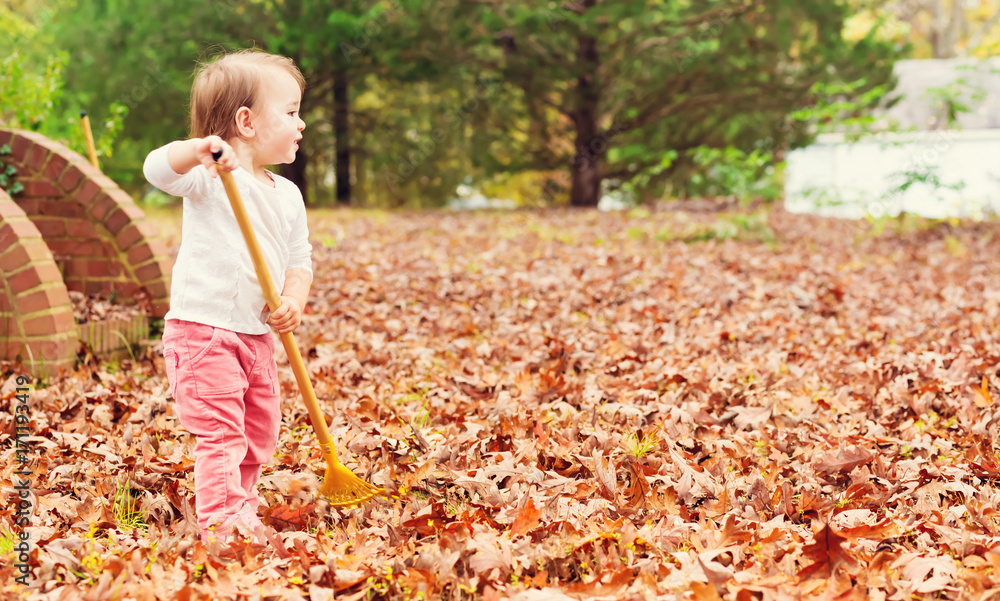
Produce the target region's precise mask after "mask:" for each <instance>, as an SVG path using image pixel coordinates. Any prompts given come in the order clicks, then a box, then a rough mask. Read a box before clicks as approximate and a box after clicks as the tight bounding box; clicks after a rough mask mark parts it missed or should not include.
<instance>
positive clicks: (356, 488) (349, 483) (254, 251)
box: [212, 150, 386, 507]
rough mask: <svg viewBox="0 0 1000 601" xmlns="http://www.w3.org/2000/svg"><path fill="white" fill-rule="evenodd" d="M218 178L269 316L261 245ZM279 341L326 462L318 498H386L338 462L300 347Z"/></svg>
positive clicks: (228, 180) (233, 193)
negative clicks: (245, 246) (231, 210)
mask: <svg viewBox="0 0 1000 601" xmlns="http://www.w3.org/2000/svg"><path fill="white" fill-rule="evenodd" d="M212 156H213V158H215V160H216V161H218V160H219V158H220V157H221V156H222V151H221V150H220V151H218V152H214V153H212ZM219 177H220V178H221V179H222V185H223V186H225V188H226V195H227V196H228V197H229V204H231V205H232V207H233V213H235V214H236V221H237V222H238V223H239V224H240V231H242V232H243V238H244V240H246V243H247V248H249V249H250V257H251V258H252V259H253V266H254V269H255V270H256V271H257V279H258V280H259V281H260V287H261V289H262V290H263V292H264V299H265V300H266V301H267V306H268V308H270V309H271V313H274V312H275V311H277V310H278V307H280V306H281V298H280V297H279V296H278V291H277V290H276V289H275V287H274V281H273V280H271V273H270V272H269V271H268V269H267V263H265V262H264V255H263V253H262V252H261V250H260V245H258V244H257V235H256V234H254V231H253V226H252V225H251V224H250V218H249V217H248V216H247V211H246V208H245V207H244V206H243V199H242V197H240V191H239V190H238V189H237V188H236V182H235V181H234V180H233V175H232V174H231V173H229V172H228V171H222V170H221V169H220V170H219ZM280 337H281V344H282V345H283V346H284V347H285V354H287V355H288V362H289V363H290V364H291V366H292V371H293V372H294V373H295V381H296V382H297V383H298V385H299V391H300V392H301V393H302V398H303V399H304V400H305V403H306V409H308V410H309V421H310V422H312V427H313V430H314V431H315V432H316V440H317V441H318V442H319V445H320V449H321V450H322V452H323V458H324V459H326V475H325V477H324V479H323V487H322V488H321V489H320V494H321V495H323V496H324V497H326V498H327V499H329V501H330V504H331V505H334V506H337V507H350V506H352V505H361V504H363V503H367V502H368V501H370V500H371V499H372V498H374V497H376V496H378V495H384V494H386V491H385V489H383V488H376V487H375V486H372V485H371V484H369V483H367V482H365V481H364V480H362V479H361V478H359V477H357V476H355V475H354V473H353V472H352V471H351V470H349V469H347V468H346V467H345V466H344V464H342V463H341V462H340V459H338V458H337V450H336V449H335V448H334V446H333V437H332V436H330V430H329V429H327V427H326V418H325V417H324V415H323V412H322V411H321V410H320V408H319V401H318V400H317V399H316V391H315V390H313V386H312V382H311V381H310V380H309V374H308V373H307V372H306V365H305V363H304V362H303V360H302V355H301V354H300V353H299V347H298V345H297V344H296V343H295V336H294V334H292V333H291V332H286V333H284V334H280Z"/></svg>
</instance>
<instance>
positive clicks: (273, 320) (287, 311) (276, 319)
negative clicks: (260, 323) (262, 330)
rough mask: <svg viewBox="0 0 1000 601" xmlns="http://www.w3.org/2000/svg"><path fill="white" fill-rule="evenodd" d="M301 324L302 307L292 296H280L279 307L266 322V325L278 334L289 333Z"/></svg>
mask: <svg viewBox="0 0 1000 601" xmlns="http://www.w3.org/2000/svg"><path fill="white" fill-rule="evenodd" d="M300 323H302V306H301V305H299V301H298V299H296V298H295V297H294V296H282V297H281V306H280V307H278V310H277V311H275V312H274V313H271V317H269V318H268V320H267V325H269V326H271V327H272V328H274V330H275V331H276V332H278V333H279V334H285V333H287V332H291V331H292V330H294V329H295V328H297V327H298V326H299V324H300Z"/></svg>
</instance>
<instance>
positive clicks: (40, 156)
mask: <svg viewBox="0 0 1000 601" xmlns="http://www.w3.org/2000/svg"><path fill="white" fill-rule="evenodd" d="M49 154H51V153H50V152H49V149H48V148H46V147H45V146H43V145H41V144H37V143H36V144H35V145H34V147H32V149H31V155H30V156H29V157H28V161H27V162H28V168H29V169H31V170H32V171H34V172H35V173H38V172H40V171H42V167H44V166H45V161H47V160H49Z"/></svg>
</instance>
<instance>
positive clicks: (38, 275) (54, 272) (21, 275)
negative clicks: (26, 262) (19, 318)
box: [7, 262, 62, 294]
mask: <svg viewBox="0 0 1000 601" xmlns="http://www.w3.org/2000/svg"><path fill="white" fill-rule="evenodd" d="M61 279H62V274H61V273H59V268H58V267H56V264H55V263H54V262H53V263H43V264H41V265H32V266H30V267H28V268H26V269H22V270H21V271H19V272H18V273H16V274H15V275H13V276H11V277H10V279H9V280H7V282H8V283H9V284H10V289H11V290H12V291H13V292H14V294H20V293H22V292H24V291H25V290H31V289H32V288H34V287H35V286H38V285H39V284H41V283H43V282H58V281H60V280H61Z"/></svg>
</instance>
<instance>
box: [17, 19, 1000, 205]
mask: <svg viewBox="0 0 1000 601" xmlns="http://www.w3.org/2000/svg"><path fill="white" fill-rule="evenodd" d="M998 21H1000V0H924V1H920V0H904V1H901V2H888V1H881V0H849V1H840V0H794V1H793V0H719V1H713V0H706V1H701V0H687V1H671V2H667V1H653V0H649V1H628V0H614V1H611V0H574V1H565V2H555V1H548V0H544V1H543V0H519V1H516V2H515V1H505V0H388V1H369V0H327V1H319V0H245V1H244V0H207V1H203V2H190V1H180V0H157V1H155V2H154V1H152V0H0V122H2V126H6V127H16V128H23V129H28V130H33V131H38V132H41V133H43V134H45V135H47V136H49V137H52V138H54V139H56V140H61V141H64V142H65V143H66V144H68V145H69V146H70V147H72V148H73V149H74V150H77V151H78V152H82V151H84V148H85V147H84V144H83V134H82V131H81V130H80V124H79V113H80V110H81V109H86V110H87V111H88V112H89V113H90V115H91V121H92V123H93V126H94V134H95V137H96V140H97V146H98V154H99V158H100V162H101V166H102V169H103V170H104V171H105V172H106V173H107V174H108V175H110V176H111V177H112V178H113V179H114V180H115V181H116V182H118V183H119V185H121V186H122V187H123V188H125V189H126V190H127V191H129V192H130V193H132V194H133V195H134V196H135V197H136V198H140V199H144V200H145V202H147V203H164V204H171V203H175V202H176V199H171V198H167V197H165V196H162V195H160V194H159V193H158V192H156V191H155V190H152V189H150V187H149V186H148V185H147V184H146V183H145V181H144V179H143V177H142V173H141V166H142V161H143V159H144V158H145V156H146V154H147V153H148V152H149V151H150V150H151V149H153V148H156V147H158V146H160V145H162V144H164V143H166V142H168V141H170V140H173V139H178V138H184V137H186V136H187V130H188V95H189V90H190V85H191V79H192V72H193V70H194V68H195V66H196V64H197V62H198V61H203V60H208V59H211V58H212V57H213V56H214V55H216V54H218V53H220V52H222V51H225V50H233V49H239V48H248V47H256V48H260V49H263V50H266V51H269V52H273V53H278V54H283V55H286V56H289V57H292V58H293V59H294V60H295V61H296V62H297V63H298V65H299V66H300V68H301V69H302V71H303V73H304V75H305V76H306V80H307V86H308V87H307V90H306V92H305V95H304V98H303V109H302V112H303V117H304V119H305V120H306V123H307V129H306V131H305V139H304V141H303V144H302V147H301V150H300V152H299V156H298V160H297V161H296V162H295V163H294V164H293V165H285V166H282V167H281V172H282V173H283V175H285V176H286V177H289V178H290V179H292V180H293V181H295V182H296V183H297V184H298V185H299V186H300V187H301V189H302V190H303V191H304V193H305V196H306V199H307V203H308V204H309V205H311V206H335V205H350V206H354V207H379V208H396V207H407V208H417V207H441V206H450V207H453V208H463V207H464V208H478V207H521V206H533V207H534V206H563V205H572V206H580V207H590V206H600V207H602V208H614V207H627V206H634V205H638V204H651V203H656V202H659V201H676V200H678V199H690V198H698V199H708V201H709V202H718V203H733V202H739V203H744V204H748V203H770V202H775V201H782V200H787V202H788V205H789V207H790V208H792V209H793V210H803V211H824V210H825V211H834V212H836V211H840V212H845V211H844V207H845V206H847V207H848V208H850V206H852V205H857V204H858V203H860V204H861V205H864V206H866V207H867V208H866V209H865V210H867V211H869V212H870V211H873V210H876V211H877V210H881V211H883V212H893V211H898V210H900V209H901V208H902V209H905V210H918V209H919V207H918V209H913V208H912V207H911V206H909V204H907V203H911V204H912V202H916V203H917V205H920V206H921V207H926V206H928V203H931V202H932V201H933V199H937V200H941V199H944V201H946V203H947V205H948V207H951V208H949V209H947V210H945V212H948V211H949V210H952V211H958V212H966V213H967V212H970V211H969V210H967V207H969V206H973V205H974V206H975V207H977V208H976V211H984V210H989V209H990V207H994V208H995V207H996V206H997V205H996V200H997V199H996V198H995V193H993V192H992V190H993V189H994V188H996V185H995V183H998V182H1000V180H998V182H994V179H997V178H996V176H994V175H993V174H990V173H988V169H987V167H988V166H989V165H988V162H987V158H988V157H990V156H996V152H995V151H996V150H1000V136H996V137H994V136H993V132H995V131H998V130H997V129H996V127H997V125H1000V117H998V114H997V111H996V110H995V109H996V97H997V94H995V93H994V92H993V90H997V91H998V92H1000V83H997V82H998V81H1000V80H998V76H997V73H998V71H997V69H996V68H995V67H994V64H993V63H992V62H991V60H990V57H991V56H992V55H994V54H995V53H996V52H997V50H998V48H1000V28H998V27H997V24H998ZM990 152H993V154H992V155H990V154H989V153H990ZM873 166H877V167H878V168H877V169H874V170H873ZM963 170H964V171H963ZM998 173H1000V172H998ZM977 178H978V179H977ZM914 195H916V196H914ZM786 197H787V198H786ZM914 199H916V200H914ZM921 203H922V204H921ZM872 204H874V205H875V206H874V208H872V207H871V205H872ZM963 207H965V208H963ZM938 208H940V207H938ZM934 210H936V209H934ZM846 212H850V211H849V210H848V211H846ZM855 212H856V211H855ZM918 212H919V210H918Z"/></svg>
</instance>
